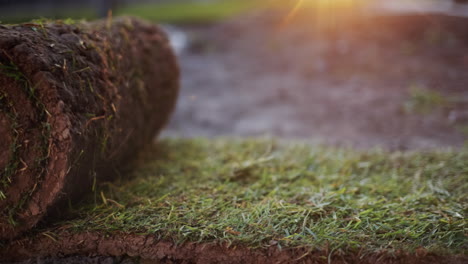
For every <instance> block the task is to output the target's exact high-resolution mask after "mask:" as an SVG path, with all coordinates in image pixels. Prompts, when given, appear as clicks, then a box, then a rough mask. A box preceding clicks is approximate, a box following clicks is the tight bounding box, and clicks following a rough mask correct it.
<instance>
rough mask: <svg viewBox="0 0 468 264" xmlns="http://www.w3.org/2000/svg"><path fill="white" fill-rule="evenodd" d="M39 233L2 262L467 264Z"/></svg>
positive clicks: (419, 256) (459, 259)
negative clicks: (74, 258) (125, 259)
mask: <svg viewBox="0 0 468 264" xmlns="http://www.w3.org/2000/svg"><path fill="white" fill-rule="evenodd" d="M50 236H51V235H50V234H49V236H46V234H39V235H38V236H37V237H36V238H33V239H31V238H26V239H22V240H18V241H16V242H14V243H13V244H10V245H9V246H8V247H6V248H5V249H3V250H0V257H2V258H3V259H4V260H6V261H19V260H22V259H26V258H31V257H36V258H37V257H39V258H40V257H50V256H53V257H60V256H69V255H82V256H96V255H98V256H99V255H100V256H115V257H121V256H137V257H139V258H141V259H143V261H142V263H233V264H234V263H265V264H266V263H329V261H332V262H333V263H454V264H458V263H460V264H461V263H466V261H468V257H466V256H437V255H433V254H428V253H427V252H426V251H424V250H421V251H417V252H416V253H415V254H411V255H409V254H405V253H403V252H391V253H390V252H380V253H374V254H363V252H362V251H348V252H343V251H337V252H332V251H329V250H325V251H310V250H306V249H303V248H296V249H284V250H279V249H278V248H277V247H274V246H272V247H270V248H263V249H249V248H245V247H243V246H235V245H231V246H227V245H219V244H215V243H200V244H197V243H184V244H180V245H177V244H174V243H172V242H167V241H159V240H158V239H157V238H155V237H152V236H141V235H134V234H124V233H122V234H118V233H117V234H115V233H114V234H101V233H91V232H90V233H82V234H80V233H76V234H74V233H67V232H62V233H58V234H55V235H53V234H52V236H53V237H52V238H51V237H50Z"/></svg>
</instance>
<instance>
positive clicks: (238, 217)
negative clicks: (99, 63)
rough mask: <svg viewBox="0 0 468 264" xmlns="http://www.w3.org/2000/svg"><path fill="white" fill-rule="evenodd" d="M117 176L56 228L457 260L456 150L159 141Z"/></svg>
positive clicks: (465, 203) (461, 189) (467, 164)
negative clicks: (419, 253)
mask: <svg viewBox="0 0 468 264" xmlns="http://www.w3.org/2000/svg"><path fill="white" fill-rule="evenodd" d="M130 176H131V177H130ZM123 178H127V179H125V180H122V181H118V182H112V183H106V184H103V185H101V189H100V190H97V191H96V193H95V195H94V196H93V197H90V199H89V200H88V203H86V204H84V205H82V206H81V207H80V208H78V209H75V210H74V211H73V217H74V218H73V219H74V220H70V221H66V222H62V223H58V224H57V225H56V226H57V227H59V228H60V229H61V230H64V229H68V230H70V231H73V232H91V231H98V232H107V233H109V232H110V233H111V232H121V231H124V232H132V233H138V234H143V235H145V234H146V235H154V236H156V237H158V238H159V239H164V240H170V241H176V242H184V241H198V242H213V241H217V242H228V243H231V244H242V245H247V246H250V247H267V246H271V245H275V246H278V247H283V248H284V247H296V246H303V247H309V248H312V249H314V248H318V249H320V248H322V249H323V248H324V247H329V248H332V249H342V250H357V249H362V250H363V251H362V252H368V253H372V252H377V251H381V250H385V251H388V252H392V251H396V250H398V249H403V250H406V251H412V250H415V249H416V248H425V249H427V250H428V251H431V252H437V253H441V254H456V253H465V254H466V253H467V252H466V242H467V239H466V231H467V228H468V225H467V222H466V213H467V211H466V210H467V209H466V208H468V197H467V193H468V153H467V152H466V150H465V151H461V152H448V151H447V152H427V153H389V152H383V151H378V150H375V151H365V152H364V151H363V152H356V151H353V150H345V149H331V148H324V147H312V146H301V145H296V146H293V145H285V144H284V143H278V142H275V141H274V140H243V141H232V140H217V141H207V140H165V141H163V142H161V143H159V145H158V146H156V147H155V148H153V150H151V151H149V152H147V153H146V154H145V156H144V157H143V158H142V160H141V161H140V165H139V167H138V169H137V170H136V171H134V172H133V173H132V175H127V176H124V177H123ZM47 232H54V229H50V230H47ZM464 246H465V247H464Z"/></svg>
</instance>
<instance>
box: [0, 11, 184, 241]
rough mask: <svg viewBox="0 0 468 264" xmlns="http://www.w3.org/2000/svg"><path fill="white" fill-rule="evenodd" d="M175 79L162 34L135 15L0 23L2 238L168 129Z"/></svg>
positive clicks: (174, 65)
mask: <svg viewBox="0 0 468 264" xmlns="http://www.w3.org/2000/svg"><path fill="white" fill-rule="evenodd" d="M67 22H68V21H67ZM178 79H179V70H178V66H177V63H176V60H175V57H174V55H173V52H172V50H171V48H170V46H169V43H168V40H167V38H166V36H165V34H164V33H163V32H162V31H161V30H160V29H159V28H158V27H157V26H155V25H152V24H149V23H146V22H143V21H140V20H137V19H134V18H119V19H116V20H106V21H98V22H93V23H83V22H80V23H73V22H72V23H66V22H60V21H55V22H36V23H28V24H21V25H12V26H0V239H10V238H13V237H15V236H17V235H18V234H19V233H21V232H23V231H25V230H28V229H30V228H32V227H34V226H35V225H36V224H37V223H38V221H40V220H41V219H43V218H44V216H45V215H46V214H47V213H48V212H50V210H51V209H52V208H57V207H59V206H60V205H61V204H64V201H69V200H72V201H73V200H74V199H75V198H77V197H78V196H80V195H81V194H82V193H85V192H88V191H91V189H92V184H93V182H95V181H96V180H99V179H101V178H104V177H106V178H107V177H113V176H115V175H117V174H118V169H120V168H122V167H123V166H124V165H125V164H128V163H129V162H130V161H131V160H132V158H133V157H135V155H136V154H137V152H138V151H139V150H140V149H142V148H143V147H144V146H145V145H148V144H149V143H150V142H151V141H152V139H153V137H154V136H155V135H156V134H157V133H158V132H159V131H160V130H161V128H162V127H163V126H164V124H165V123H166V122H167V120H168V118H169V116H170V114H171V112H172V111H173V108H174V106H175V102H176V98H177V94H178V86H179V81H178Z"/></svg>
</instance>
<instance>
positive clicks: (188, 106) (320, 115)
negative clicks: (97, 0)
mask: <svg viewBox="0 0 468 264" xmlns="http://www.w3.org/2000/svg"><path fill="white" fill-rule="evenodd" d="M309 11H310V10H307V11H303V12H299V13H297V14H296V17H295V18H294V19H290V20H289V21H287V22H286V23H285V17H287V14H285V13H281V12H273V11H271V12H270V11H269V12H263V13H257V14H252V15H246V16H244V17H241V18H236V19H233V20H231V21H228V22H223V23H220V24H216V25H207V26H206V25H205V26H198V27H194V26H192V27H189V26H187V27H181V28H182V29H183V30H185V31H186V32H187V34H188V36H189V47H188V49H187V50H186V51H185V52H183V53H182V54H181V55H180V64H181V68H182V73H183V74H182V89H181V99H180V104H178V109H177V110H176V113H175V116H174V118H173V119H172V120H171V123H170V125H169V130H167V131H165V132H164V135H168V136H184V137H194V136H195V137H197V136H203V137H204V136H208V137H217V136H263V135H271V136H278V137H282V138H301V139H306V140H308V141H311V142H314V143H324V144H333V145H338V146H354V147H359V148H372V147H382V148H385V149H399V150H401V149H428V148H439V147H455V148H458V147H461V146H463V144H464V142H465V140H466V139H467V131H468V130H467V124H468V75H467V74H466V72H467V69H468V57H467V55H466V54H468V38H467V36H468V18H465V17H455V16H448V15H441V14H434V13H432V14H431V13H424V14H400V15H399V14H396V15H395V14H387V15H386V14H382V12H379V13H380V16H368V15H366V14H363V16H362V17H361V18H354V20H353V19H351V18H348V20H345V18H344V16H343V17H340V16H337V15H334V14H333V13H331V14H328V15H327V16H325V15H324V17H322V18H317V15H316V14H315V13H313V11H312V12H309ZM374 15H376V13H374ZM340 18H341V19H342V20H340ZM206 72H210V74H206Z"/></svg>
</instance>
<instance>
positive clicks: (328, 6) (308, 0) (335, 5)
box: [282, 0, 366, 25]
mask: <svg viewBox="0 0 468 264" xmlns="http://www.w3.org/2000/svg"><path fill="white" fill-rule="evenodd" d="M364 2H366V0H295V1H294V3H293V4H292V5H291V6H290V7H289V8H290V11H289V12H288V14H287V15H286V17H285V18H284V21H283V23H282V24H283V25H285V24H289V22H290V21H291V20H293V19H294V18H295V17H296V16H298V15H299V13H301V14H306V16H311V17H312V18H314V19H316V20H319V21H324V22H326V21H330V20H334V21H336V20H340V19H342V18H349V17H350V16H355V15H356V14H357V13H358V10H359V9H360V7H362V6H363V4H364Z"/></svg>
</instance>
